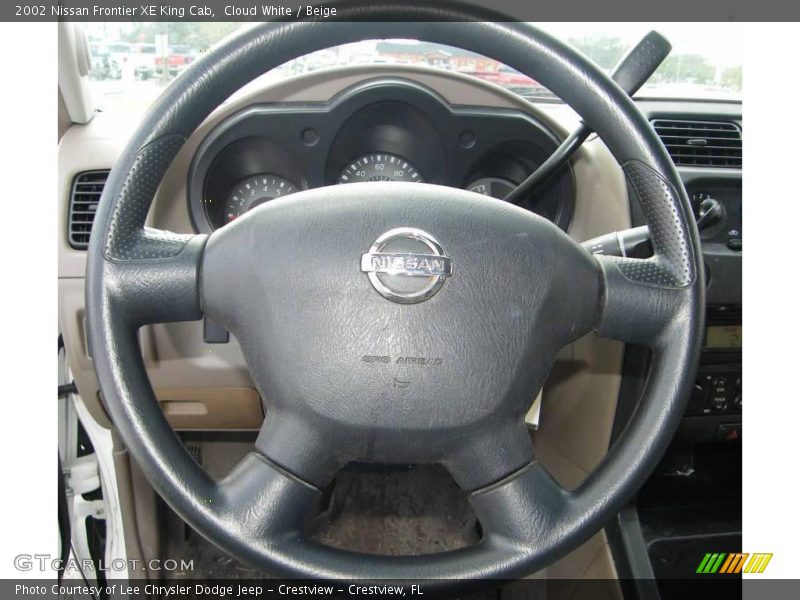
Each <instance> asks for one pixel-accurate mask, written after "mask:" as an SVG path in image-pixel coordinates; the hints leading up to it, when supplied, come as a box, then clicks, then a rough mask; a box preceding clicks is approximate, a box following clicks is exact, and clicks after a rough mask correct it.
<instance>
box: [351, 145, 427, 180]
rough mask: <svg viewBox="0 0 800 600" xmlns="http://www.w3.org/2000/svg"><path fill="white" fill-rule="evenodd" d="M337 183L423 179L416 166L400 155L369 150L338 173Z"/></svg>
mask: <svg viewBox="0 0 800 600" xmlns="http://www.w3.org/2000/svg"><path fill="white" fill-rule="evenodd" d="M337 181H338V183H356V182H359V181H411V182H419V183H421V182H422V181H423V179H422V176H421V175H420V174H419V171H417V168H416V167H415V166H414V165H412V164H411V163H410V162H408V161H407V160H406V159H405V158H403V157H402V156H397V155H396V154H386V153H385V152H370V153H369V154H364V155H363V156H359V157H358V158H356V159H355V160H354V161H352V162H351V163H350V164H349V165H347V166H346V167H345V168H344V170H343V171H342V172H341V173H340V174H339V179H338V180H337Z"/></svg>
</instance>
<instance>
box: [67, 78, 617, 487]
mask: <svg viewBox="0 0 800 600" xmlns="http://www.w3.org/2000/svg"><path fill="white" fill-rule="evenodd" d="M380 77H393V78H396V79H397V78H399V79H405V80H410V81H413V82H416V83H417V84H419V85H422V86H424V87H426V88H428V89H430V90H432V91H433V92H435V93H436V94H438V95H439V96H440V97H441V98H443V99H444V100H445V101H446V102H448V103H450V104H452V105H458V106H480V107H490V108H499V109H511V110H515V111H522V112H525V113H527V114H528V115H530V117H532V118H533V119H535V120H537V121H538V122H539V123H541V124H543V125H544V126H545V127H546V128H547V129H549V130H550V131H551V132H552V133H554V134H555V135H556V136H557V137H564V136H565V135H566V134H567V132H568V131H570V130H571V129H572V128H574V127H575V126H576V125H577V123H578V118H577V116H576V115H575V113H574V112H572V111H571V110H570V109H569V108H568V107H566V106H564V105H561V104H555V103H554V104H549V103H542V104H531V103H529V102H527V101H524V100H522V99H521V98H518V97H517V96H515V95H513V94H511V93H509V92H507V91H505V90H503V89H501V88H499V87H496V86H493V85H491V84H487V83H485V82H482V81H479V80H477V79H475V78H472V77H468V76H463V75H459V74H455V73H450V72H444V71H438V70H433V69H427V68H421V67H406V66H386V65H377V66H362V67H348V68H342V69H333V70H327V71H320V72H315V73H311V74H306V75H303V76H299V77H295V78H292V79H289V80H285V81H281V82H278V83H270V84H262V85H259V84H258V83H257V82H256V85H252V84H251V86H248V89H247V90H243V91H241V92H240V93H238V94H237V95H235V96H234V97H233V98H232V99H229V100H228V101H227V102H226V103H225V104H223V105H222V106H221V107H219V108H218V109H217V110H216V111H215V112H214V113H213V114H212V115H211V116H210V117H209V118H208V119H207V120H206V121H205V122H204V123H203V124H202V125H201V127H200V128H199V129H198V130H197V131H196V132H195V133H194V134H193V135H192V136H191V137H190V138H189V140H188V141H187V143H186V144H185V145H184V147H183V149H182V150H181V151H180V153H179V154H178V156H177V158H176V159H175V161H174V162H173V164H172V165H171V167H170V168H169V170H168V173H167V175H166V177H165V179H164V181H163V182H162V184H161V186H160V189H159V191H158V194H157V197H156V199H155V202H154V205H153V208H152V210H151V213H150V215H149V217H148V223H149V225H150V226H153V227H157V228H160V229H167V230H171V231H174V232H179V233H193V232H194V229H193V226H192V221H191V218H190V212H189V209H188V203H187V177H188V173H189V168H190V164H191V161H192V158H193V157H194V155H195V152H196V151H197V149H198V146H199V145H200V143H201V142H202V140H203V139H204V137H205V136H206V135H207V134H208V133H209V132H210V131H211V130H212V129H213V128H214V127H215V126H216V125H218V124H219V123H220V122H221V121H223V120H224V119H225V118H226V117H227V116H229V115H231V114H233V113H234V112H236V111H239V110H241V109H242V108H243V107H246V106H248V105H251V104H263V103H292V102H297V103H306V102H325V101H328V100H329V99H331V98H332V97H334V96H335V95H336V94H338V93H340V92H342V91H343V90H345V89H347V88H349V87H350V86H353V85H356V84H358V83H361V82H365V81H368V80H371V79H375V78H380ZM135 124H136V123H135V122H132V121H131V120H130V119H125V118H120V117H119V116H118V115H114V114H105V113H100V114H98V115H97V116H96V117H95V118H94V119H93V120H92V121H91V122H90V123H88V124H86V125H73V126H71V127H70V128H69V129H67V131H66V133H65V134H64V136H63V137H62V139H61V142H60V146H59V172H58V178H59V193H58V197H57V203H58V211H59V232H58V239H59V242H58V252H59V267H58V272H59V321H60V327H61V330H62V335H63V337H64V341H65V347H66V351H67V360H68V363H69V366H70V368H71V370H72V373H73V377H74V379H75V382H76V384H77V387H78V390H79V392H80V394H81V396H82V397H83V398H84V400H85V402H86V403H87V405H88V407H89V408H90V410H91V412H92V413H93V415H94V416H95V418H97V419H98V420H99V421H100V422H101V423H104V424H106V425H110V423H109V421H108V418H107V416H106V414H105V411H104V409H103V407H102V403H101V401H100V390H99V388H98V384H97V381H96V379H95V376H94V371H93V368H92V362H91V357H90V355H89V349H88V348H87V343H86V340H87V337H86V332H85V319H84V317H85V302H84V272H85V263H86V251H84V250H75V249H73V248H72V247H71V246H70V245H69V243H68V239H67V211H68V203H69V195H70V190H71V186H72V181H73V178H74V177H75V175H76V174H78V173H80V172H82V171H89V170H96V169H108V168H111V167H113V165H114V162H115V160H116V158H117V156H118V154H119V153H120V151H121V149H122V147H123V145H124V144H125V142H126V140H127V137H128V136H129V135H130V133H132V128H133V127H134V126H135ZM572 167H573V172H574V179H575V205H574V212H573V217H572V221H571V225H570V226H569V229H568V232H569V234H570V235H571V236H572V237H574V238H575V239H576V240H579V241H583V240H586V239H590V238H592V237H596V236H598V235H601V234H604V233H608V232H610V231H615V230H620V229H625V228H627V227H629V226H630V213H629V206H628V198H627V192H626V187H625V182H624V178H623V175H622V172H621V170H620V169H619V167H618V165H617V164H616V161H615V160H614V158H613V157H612V156H611V154H610V153H609V151H608V149H607V148H606V147H605V145H604V144H603V143H602V142H601V141H600V140H599V139H590V141H588V142H587V143H586V144H584V146H583V147H582V148H581V149H580V151H579V152H578V153H577V154H576V156H575V157H574V159H573V163H572ZM140 335H141V346H142V354H143V358H144V362H145V365H146V368H147V371H148V375H149V377H150V381H151V383H152V385H153V387H154V389H155V390H156V394H157V397H158V398H159V401H160V402H161V403H162V407H163V408H164V410H165V413H166V414H167V417H168V419H169V420H170V422H171V423H172V425H173V426H174V427H175V428H176V429H179V430H242V429H257V428H258V427H259V426H260V424H261V420H262V419H263V412H262V408H261V400H260V398H259V396H258V394H257V392H256V391H255V390H254V389H253V387H254V386H253V382H252V379H251V378H250V376H249V374H248V371H247V368H246V365H245V361H244V358H243V357H242V354H241V352H240V349H239V346H238V344H237V343H236V340H235V339H231V341H230V342H229V343H227V344H207V343H205V342H204V340H203V326H202V323H201V322H190V323H175V324H165V325H156V326H148V327H146V328H145V329H143V330H142V331H141V334H140ZM621 363H622V346H621V345H619V344H616V343H612V342H608V341H604V340H600V339H598V338H595V337H593V336H589V337H587V338H584V339H582V340H579V341H578V342H577V343H575V344H573V345H572V346H570V347H569V348H566V349H565V350H564V351H563V352H562V354H561V356H560V358H559V360H558V361H557V364H556V366H555V368H554V371H553V374H552V376H551V379H550V381H549V382H548V384H547V386H546V387H545V389H544V392H543V403H542V415H541V419H542V427H541V428H540V430H539V432H538V434H537V436H536V445H537V450H539V452H540V455H541V456H542V459H543V460H546V461H548V462H550V463H551V464H552V465H553V467H554V469H555V470H556V471H557V472H558V473H560V476H559V478H560V479H562V481H563V482H565V483H567V484H568V485H574V484H576V483H577V482H579V481H580V480H582V479H583V477H584V476H585V475H586V474H587V473H588V472H589V471H590V470H591V469H592V468H593V467H594V466H595V465H596V464H597V462H598V461H599V460H600V458H602V456H603V454H604V453H605V451H606V449H607V447H608V441H609V436H610V432H611V425H612V422H613V415H614V410H615V407H616V399H617V395H618V390H619V381H620V372H621ZM532 400H533V399H532ZM567 432H568V433H567Z"/></svg>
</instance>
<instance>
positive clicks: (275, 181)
mask: <svg viewBox="0 0 800 600" xmlns="http://www.w3.org/2000/svg"><path fill="white" fill-rule="evenodd" d="M296 191H297V186H296V185H294V184H293V183H292V182H291V181H288V180H286V179H284V178H283V177H279V176H277V175H269V174H261V175H253V176H251V177H248V178H247V179H244V180H242V181H240V182H239V183H237V184H236V186H235V187H234V188H233V189H232V190H231V191H230V193H229V194H228V199H227V200H226V202H225V223H230V222H231V221H233V220H235V219H237V218H238V217H241V216H242V215H243V214H244V213H246V212H247V211H248V210H250V209H251V208H255V207H256V206H258V205H259V204H263V203H264V202H267V201H268V200H272V199H273V198H279V197H281V196H287V195H289V194H293V193H294V192H296Z"/></svg>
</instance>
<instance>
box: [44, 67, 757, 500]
mask: <svg viewBox="0 0 800 600" xmlns="http://www.w3.org/2000/svg"><path fill="white" fill-rule="evenodd" d="M638 105H639V107H640V108H641V109H642V110H643V112H645V114H646V115H647V116H648V118H650V119H685V120H723V121H734V122H736V123H738V125H739V126H741V104H732V103H731V104H726V103H705V102H676V101H641V100H640V101H639V102H638ZM135 124H136V120H135V119H131V118H129V117H128V116H127V115H115V114H112V113H110V112H109V113H101V114H98V115H97V116H96V117H95V118H94V119H92V121H91V122H90V123H88V124H86V125H74V126H72V127H70V128H69V129H68V130H67V131H66V133H65V134H64V136H63V138H62V139H61V142H60V145H59V155H58V160H59V195H58V199H57V200H58V203H57V210H58V211H59V219H60V220H59V222H60V226H59V265H58V268H59V322H60V327H61V331H62V333H63V337H64V341H65V346H66V349H67V353H68V360H69V364H70V368H71V370H72V374H73V377H74V379H75V381H76V385H77V386H78V389H79V390H80V392H81V396H82V397H83V398H84V399H85V400H86V401H87V407H88V409H89V410H90V411H91V412H92V413H93V415H94V416H95V418H97V419H98V420H99V421H100V422H101V423H107V422H108V420H107V416H106V415H105V412H104V409H103V408H102V404H101V403H100V402H99V400H98V398H99V395H98V394H99V388H98V385H97V381H96V378H95V375H94V369H93V365H92V359H91V355H90V350H89V348H88V345H87V343H86V332H85V291H84V277H85V269H86V250H85V249H83V248H82V247H81V246H80V245H77V244H75V243H74V239H73V237H72V236H71V233H73V231H72V228H73V227H74V226H76V227H79V228H81V229H80V230H79V232H78V233H80V235H81V236H82V237H81V238H80V239H83V240H85V239H88V234H87V232H86V231H84V229H87V224H86V223H85V222H82V221H79V222H74V221H75V217H76V216H77V214H73V213H71V208H72V206H73V199H75V191H76V189H77V187H78V185H83V186H84V189H89V190H92V193H94V194H95V196H91V195H86V194H87V192H84V195H82V196H79V199H85V198H87V197H94V198H99V191H100V190H101V189H102V181H103V180H104V177H105V176H107V173H108V170H109V169H110V168H111V167H113V165H114V163H115V161H116V159H117V157H118V155H119V152H120V150H121V148H122V147H123V145H124V144H125V141H126V140H127V138H128V136H129V135H130V133H131V131H132V128H133V126H134V125H135ZM578 124H579V118H578V116H577V115H576V114H575V113H574V112H573V111H572V110H571V109H570V108H569V107H567V106H565V105H563V104H560V103H546V102H537V103H530V102H527V101H525V100H523V99H522V98H520V97H518V96H516V95H514V94H512V93H510V92H508V91H506V90H503V89H501V88H499V87H497V86H492V85H490V84H487V83H486V82H483V81H480V80H477V79H475V78H471V77H468V76H465V75H460V74H458V73H453V72H446V71H440V70H433V69H426V68H422V67H413V66H401V65H364V66H358V67H346V68H339V69H332V70H327V71H318V72H312V73H307V74H304V75H301V76H299V77H296V78H292V79H287V80H282V81H277V82H276V81H272V82H268V83H266V84H259V85H258V86H255V87H253V88H251V89H250V90H246V91H243V93H242V94H241V95H238V96H235V97H233V98H231V99H229V100H228V101H226V102H225V103H224V104H223V105H222V106H220V107H219V108H218V109H217V110H216V111H215V112H214V113H213V114H212V115H210V116H209V117H208V118H207V119H206V120H205V121H204V122H203V123H202V124H201V126H200V127H199V128H198V130H197V131H195V132H194V133H193V134H191V135H190V136H189V138H188V139H187V140H186V142H185V144H184V147H183V148H182V149H181V151H180V152H179V154H178V156H177V157H176V158H175V160H174V161H173V164H172V165H171V166H170V167H169V169H168V172H167V174H166V175H165V177H164V179H163V181H162V183H161V186H160V187H159V189H158V192H157V194H156V198H155V200H154V203H153V207H152V209H151V211H150V214H149V215H148V217H147V224H148V225H149V226H152V227H156V228H159V229H165V230H169V231H173V232H175V233H181V234H191V233H194V232H201V233H209V232H211V231H213V230H215V229H219V228H220V227H224V226H225V224H226V223H228V222H230V221H231V220H233V219H237V218H241V217H242V215H245V214H246V213H247V211H248V210H253V209H254V208H256V207H257V206H258V205H259V204H263V203H264V202H270V201H272V199H273V198H278V197H282V196H285V195H289V194H293V193H301V192H302V191H303V190H306V189H310V188H314V187H319V186H323V185H348V184H349V182H351V181H362V180H366V181H369V180H372V179H387V178H389V179H404V180H412V181H424V182H427V183H435V184H441V185H448V186H452V187H459V188H465V189H472V190H473V191H476V192H478V193H486V194H489V195H492V196H495V197H502V196H504V195H505V193H506V190H507V189H508V187H509V186H510V185H513V184H516V183H518V182H520V181H521V180H522V178H524V177H525V176H527V175H528V174H529V173H530V172H532V171H533V170H534V169H535V167H536V166H538V165H539V164H541V162H542V161H543V160H545V159H546V158H547V157H548V156H549V155H550V154H551V152H552V151H553V150H554V149H555V148H556V147H557V145H558V143H559V142H560V140H563V139H564V138H565V137H566V136H567V135H568V134H569V132H570V131H572V130H573V129H574V128H575V127H576V126H577V125H578ZM679 172H680V174H681V176H682V178H683V180H684V183H685V185H686V187H687V190H688V191H689V194H690V195H691V196H694V197H695V200H696V204H697V205H698V206H699V204H702V202H703V200H707V199H708V198H709V197H710V198H713V199H716V200H718V201H719V202H720V203H721V204H722V206H723V208H724V214H723V215H722V216H723V218H722V219H718V220H717V221H715V222H714V223H713V224H711V225H710V226H709V227H707V228H706V229H704V231H703V232H702V233H701V236H702V238H703V252H704V256H705V259H706V260H705V262H706V265H707V280H708V290H707V299H708V303H709V305H710V306H709V311H710V312H709V324H710V325H712V326H717V325H719V326H724V327H728V328H729V327H736V326H737V325H738V324H740V320H738V316H737V312H736V310H737V309H736V306H737V305H739V306H740V304H741V255H742V254H741V220H742V219H741V215H742V210H741V206H742V203H741V169H732V168H727V169H726V168H711V167H709V166H703V165H695V166H681V167H679ZM82 178H83V179H82ZM81 181H84V183H81ZM248 186H249V187H248ZM95 204H96V202H95ZM521 205H522V206H523V207H524V208H526V209H528V210H531V211H534V212H536V213H538V214H540V215H542V216H543V217H545V218H548V219H550V220H552V221H553V222H554V223H556V224H558V226H559V227H561V228H562V229H563V230H565V231H566V232H567V234H568V235H570V236H571V237H572V238H573V239H575V240H576V241H579V242H582V241H585V240H588V239H592V238H595V237H599V236H602V235H604V234H607V233H609V232H612V231H621V230H625V229H629V228H631V227H632V226H637V225H640V224H642V223H643V220H642V215H641V214H640V212H639V209H638V203H637V202H635V201H633V202H632V201H631V200H630V195H629V191H628V189H627V187H626V182H625V177H624V175H623V173H622V170H621V169H620V167H619V165H618V164H617V162H616V160H615V159H614V157H613V156H612V155H611V153H610V152H609V150H608V148H607V147H606V146H605V144H604V143H603V142H602V140H600V139H599V138H597V137H596V136H592V137H590V138H589V139H588V140H587V141H586V142H585V143H584V144H583V145H582V146H581V147H580V148H579V149H578V151H577V152H576V154H575V155H574V156H573V158H572V161H571V164H570V166H569V168H565V169H563V170H562V171H560V172H559V173H558V175H557V176H555V177H553V178H552V179H551V180H550V181H548V182H547V184H546V185H545V186H543V187H541V188H539V189H538V190H537V191H536V192H534V194H532V195H531V196H530V197H527V198H524V199H523V200H522V202H521ZM80 206H81V207H83V206H84V205H83V204H81V205H80ZM74 212H75V213H77V212H83V211H74ZM81 217H82V218H84V217H85V216H84V215H81ZM731 232H738V244H739V246H738V249H737V246H736V244H737V242H736V241H735V240H736V239H737V238H736V237H735V236H734V235H733V234H732V233H731ZM731 240H733V241H731ZM365 250H366V248H365ZM739 312H740V311H739ZM715 331H716V330H715ZM208 334H209V328H208V323H206V322H203V321H199V322H186V323H168V324H159V325H153V326H147V327H145V328H143V329H142V330H141V332H140V346H141V349H142V357H143V360H144V364H145V366H146V368H147V372H148V376H149V378H150V381H151V383H152V385H153V387H154V389H155V392H156V395H157V397H158V399H159V401H160V402H161V403H162V406H163V408H164V412H165V414H166V415H167V418H168V420H169V422H170V423H171V424H172V425H173V427H175V429H176V430H179V431H187V430H191V431H196V430H203V431H221V430H225V431H230V430H239V431H241V430H250V429H257V428H258V427H259V426H260V424H261V421H262V420H263V410H262V402H261V399H260V397H259V395H258V393H257V391H256V390H255V386H254V384H253V381H252V378H251V377H250V375H249V372H248V370H247V365H246V363H245V361H244V358H243V356H242V352H241V349H240V347H239V344H238V341H237V340H236V339H235V337H234V336H227V334H225V332H216V335H213V336H210V335H208ZM706 354H707V360H706V361H705V362H706V363H708V367H707V370H708V372H709V373H711V374H712V376H713V377H712V380H711V382H710V383H706V382H699V383H703V386H704V387H703V389H704V390H705V391H704V392H703V395H702V397H700V398H699V399H698V401H697V406H699V407H701V408H698V410H703V411H705V410H706V408H707V407H708V406H712V409H711V410H712V411H713V410H714V408H713V406H714V402H715V401H716V400H715V398H716V397H717V396H716V395H715V394H716V392H715V389H716V387H719V386H716V387H715V386H713V384H714V383H715V381H716V379H718V378H719V376H723V377H724V379H725V380H726V381H727V382H728V386H727V388H726V389H727V390H729V392H730V393H729V395H730V396H731V398H730V400H729V402H728V403H727V404H726V405H725V408H724V410H722V411H719V412H718V413H713V414H711V415H708V414H706V413H703V415H704V416H703V415H699V416H692V417H689V420H690V423H689V425H690V429H691V430H690V431H688V432H687V435H692V436H696V435H703V436H714V435H716V434H717V433H716V432H717V428H718V426H719V425H727V424H730V423H735V422H739V421H737V416H738V413H737V412H736V411H737V410H738V409H737V407H736V402H735V400H736V393H737V392H736V390H737V388H736V383H737V379H736V377H735V375H734V374H735V372H736V371H737V366H736V362H737V358H736V356H734V355H736V354H737V353H736V351H730V350H727V351H720V350H714V351H713V352H711V351H710V352H708V353H706ZM712 359H715V360H716V363H715V364H711V362H713V361H712ZM628 362H629V361H628V360H627V358H626V351H625V347H624V346H623V345H621V344H617V343H615V342H610V341H608V340H602V339H599V338H597V337H594V336H587V338H585V339H582V340H580V341H579V342H577V343H576V344H574V345H573V346H572V347H570V348H568V349H565V353H564V354H563V355H562V356H560V357H559V358H558V359H557V360H556V363H555V365H554V367H553V372H552V376H551V381H550V382H548V384H547V385H546V387H545V389H544V391H543V403H542V410H543V414H542V418H543V422H544V423H545V424H549V426H545V427H544V428H542V429H541V430H540V431H539V432H538V434H537V440H538V441H535V443H536V445H537V447H538V450H539V452H540V454H542V455H543V456H545V460H548V461H550V462H551V463H552V464H555V463H563V465H565V467H564V469H565V470H566V471H565V472H567V471H568V472H569V473H568V477H569V478H571V479H570V482H571V483H574V484H577V482H578V481H580V479H581V477H582V474H585V473H588V472H589V471H590V470H591V469H592V468H593V466H594V465H595V464H597V462H598V461H599V460H600V459H601V458H602V456H603V454H604V453H605V451H606V450H607V448H608V443H609V439H610V438H611V436H612V429H613V426H614V422H615V418H614V416H615V414H617V412H618V410H617V409H618V399H620V402H622V400H621V398H623V397H624V394H620V387H621V382H622V381H623V377H624V376H626V375H627V366H625V369H623V366H624V365H627V363H628ZM701 369H706V367H705V366H703V367H701ZM712 371H713V373H712ZM701 376H703V377H706V372H705V371H701ZM625 380H626V379H625ZM717 383H719V382H717ZM632 396H634V397H638V396H635V394H633V395H632ZM693 406H694V404H693ZM569 427H573V428H575V427H577V430H578V431H580V432H581V433H580V434H579V435H570V436H568V437H565V436H564V435H562V433H563V432H564V431H565V430H567V429H568V428H569ZM701 430H702V431H701ZM573 441H574V442H575V443H574V444H573V443H572V442H573ZM554 448H557V452H556V451H555V450H553V449H554ZM562 455H563V456H565V457H567V459H568V460H566V461H565V460H564V459H563V458H561V456H562ZM566 465H577V467H569V468H568V467H567V466H566Z"/></svg>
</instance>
